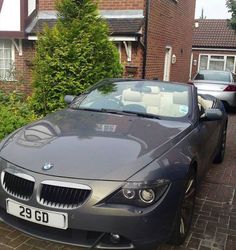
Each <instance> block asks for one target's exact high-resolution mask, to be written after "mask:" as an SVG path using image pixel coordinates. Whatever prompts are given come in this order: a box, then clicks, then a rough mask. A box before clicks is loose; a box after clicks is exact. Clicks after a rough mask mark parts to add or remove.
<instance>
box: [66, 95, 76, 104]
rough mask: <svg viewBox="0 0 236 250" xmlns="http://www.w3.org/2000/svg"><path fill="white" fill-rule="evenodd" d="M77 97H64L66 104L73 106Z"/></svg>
mask: <svg viewBox="0 0 236 250" xmlns="http://www.w3.org/2000/svg"><path fill="white" fill-rule="evenodd" d="M75 97H76V96H74V95H66V96H65V97H64V101H65V103H67V104H71V103H72V102H73V101H74V99H75Z"/></svg>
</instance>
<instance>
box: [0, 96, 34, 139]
mask: <svg viewBox="0 0 236 250" xmlns="http://www.w3.org/2000/svg"><path fill="white" fill-rule="evenodd" d="M36 118H37V117H36V115H35V113H34V112H33V111H32V110H31V108H30V105H29V101H28V100H24V99H23V95H22V94H20V93H17V92H12V93H10V94H8V95H6V94H4V93H2V92H0V121H1V123H0V140H1V139H3V138H4V137H5V136H7V135H8V134H10V133H11V132H13V131H14V130H16V129H18V128H20V127H22V126H24V125H25V124H27V123H29V122H31V121H33V120H35V119H36Z"/></svg>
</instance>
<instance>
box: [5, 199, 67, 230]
mask: <svg viewBox="0 0 236 250" xmlns="http://www.w3.org/2000/svg"><path fill="white" fill-rule="evenodd" d="M6 203H7V213H9V214H11V215H14V216H16V217H19V218H21V219H23V220H27V221H31V222H34V223H37V224H41V225H44V226H49V227H56V228H60V229H67V228H68V214H67V213H58V212H52V211H48V210H43V209H38V208H35V207H30V206H26V205H24V204H21V203H18V202H16V201H14V200H11V199H7V200H6Z"/></svg>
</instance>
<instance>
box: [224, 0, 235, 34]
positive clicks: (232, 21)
mask: <svg viewBox="0 0 236 250" xmlns="http://www.w3.org/2000/svg"><path fill="white" fill-rule="evenodd" d="M226 6H227V7H228V9H229V12H230V13H231V14H232V17H231V19H230V21H229V24H230V26H231V28H232V29H234V30H236V1H235V0H227V1H226Z"/></svg>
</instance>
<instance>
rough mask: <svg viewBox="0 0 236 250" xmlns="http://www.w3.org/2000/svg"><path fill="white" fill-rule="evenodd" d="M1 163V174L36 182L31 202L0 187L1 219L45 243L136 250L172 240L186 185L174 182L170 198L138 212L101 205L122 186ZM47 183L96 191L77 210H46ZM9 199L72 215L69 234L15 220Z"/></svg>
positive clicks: (66, 231) (126, 207)
mask: <svg viewBox="0 0 236 250" xmlns="http://www.w3.org/2000/svg"><path fill="white" fill-rule="evenodd" d="M1 163H3V164H0V165H1V168H0V171H1V172H2V171H3V170H4V169H5V168H8V167H10V168H13V169H14V170H15V171H19V172H21V173H25V174H28V175H31V176H33V177H34V179H35V187H34V191H33V195H32V197H31V199H30V200H28V201H24V200H21V199H19V198H17V197H13V196H11V195H10V194H8V193H7V192H6V191H5V190H4V189H3V187H2V185H0V197H1V199H0V217H1V219H2V220H3V221H4V222H6V223H7V224H9V225H11V226H13V227H14V228H17V229H19V230H21V231H23V232H26V233H28V234H30V235H33V236H37V237H41V238H43V239H47V240H52V241H56V242H61V243H66V244H72V245H77V246H82V247H94V248H97V249H101V248H102V249H133V248H136V247H146V246H149V245H157V244H159V243H163V242H166V241H168V240H169V237H170V234H171V232H172V229H173V226H174V222H175V218H176V213H177V211H178V206H179V203H180V197H181V193H182V190H183V187H184V181H177V182H172V184H171V185H170V187H169V190H168V191H167V193H166V195H165V196H164V197H162V198H161V200H160V201H158V202H157V203H156V204H154V205H152V206H151V207H148V208H137V207H131V206H127V205H108V204H100V203H99V202H100V201H102V200H103V199H104V198H105V197H107V196H108V195H110V194H111V193H113V192H114V191H115V190H117V189H118V188H119V187H121V186H122V185H123V183H122V182H116V181H94V180H79V179H67V178H59V177H53V176H49V175H42V174H37V173H34V172H30V171H27V170H23V169H21V168H18V167H16V166H13V165H11V164H9V163H6V162H5V161H4V162H3V161H2V162H1ZM45 180H55V181H64V182H71V183H79V184H84V185H88V186H90V187H91V188H92V194H91V196H90V197H89V199H88V200H87V202H86V203H84V204H83V205H82V206H81V207H78V208H76V209H59V208H49V207H45V206H44V205H42V204H40V203H39V202H38V199H37V196H38V189H39V187H40V184H41V182H42V181H45ZM7 198H10V199H12V200H15V201H17V202H20V203H22V204H25V205H28V206H32V207H36V208H38V209H44V210H45V209H46V210H50V211H56V212H63V213H68V221H69V223H68V224H69V227H68V229H66V230H63V229H57V228H52V227H48V226H42V225H39V224H36V223H32V222H28V221H25V220H23V219H20V218H17V217H15V216H12V215H10V214H8V213H7V212H6V199H7ZM98 203H99V205H97V204H98ZM111 233H113V234H118V235H120V237H121V239H120V241H119V242H118V243H114V242H113V241H112V240H111V238H110V234H111Z"/></svg>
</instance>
